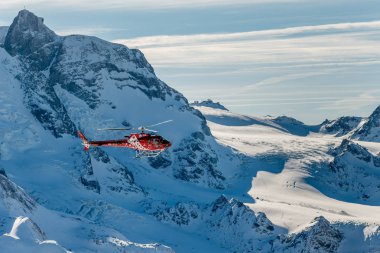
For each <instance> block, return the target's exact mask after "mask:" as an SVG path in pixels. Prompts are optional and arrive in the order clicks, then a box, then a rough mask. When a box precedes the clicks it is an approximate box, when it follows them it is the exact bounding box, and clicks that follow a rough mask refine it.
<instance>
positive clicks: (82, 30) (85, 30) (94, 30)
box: [55, 27, 127, 36]
mask: <svg viewBox="0 0 380 253" xmlns="http://www.w3.org/2000/svg"><path fill="white" fill-rule="evenodd" d="M126 30H127V29H117V28H112V27H78V28H74V29H58V30H56V31H55V32H56V33H57V34H59V35H62V36H66V35H72V34H81V35H92V36H99V35H101V34H104V33H110V32H115V31H126Z"/></svg>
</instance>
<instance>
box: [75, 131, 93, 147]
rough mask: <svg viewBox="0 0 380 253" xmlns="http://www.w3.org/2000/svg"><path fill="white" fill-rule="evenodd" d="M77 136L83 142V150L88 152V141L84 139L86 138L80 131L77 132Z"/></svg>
mask: <svg viewBox="0 0 380 253" xmlns="http://www.w3.org/2000/svg"><path fill="white" fill-rule="evenodd" d="M78 136H79V138H81V139H82V141H83V146H84V150H85V151H88V150H89V148H90V143H89V142H88V140H87V139H86V137H85V136H84V134H83V133H82V132H81V131H78Z"/></svg>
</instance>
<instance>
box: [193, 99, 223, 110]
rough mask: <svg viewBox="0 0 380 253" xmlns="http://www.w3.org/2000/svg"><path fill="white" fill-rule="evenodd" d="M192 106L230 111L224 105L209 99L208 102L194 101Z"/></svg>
mask: <svg viewBox="0 0 380 253" xmlns="http://www.w3.org/2000/svg"><path fill="white" fill-rule="evenodd" d="M190 105H192V106H205V107H210V108H214V109H220V110H224V111H228V109H227V108H226V107H224V105H222V104H221V103H219V102H214V101H212V100H211V99H207V100H204V101H201V102H199V101H194V102H193V103H191V104H190Z"/></svg>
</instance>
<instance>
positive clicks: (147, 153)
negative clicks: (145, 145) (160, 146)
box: [136, 150, 163, 158]
mask: <svg viewBox="0 0 380 253" xmlns="http://www.w3.org/2000/svg"><path fill="white" fill-rule="evenodd" d="M162 152H163V150H137V151H136V158H141V157H156V156H158V155H159V154H161V153H162Z"/></svg>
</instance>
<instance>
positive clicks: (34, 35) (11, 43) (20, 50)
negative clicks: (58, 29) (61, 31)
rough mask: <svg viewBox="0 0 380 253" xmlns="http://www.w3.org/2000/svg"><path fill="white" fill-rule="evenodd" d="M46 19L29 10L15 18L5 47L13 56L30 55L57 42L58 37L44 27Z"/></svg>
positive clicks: (22, 11)
mask: <svg viewBox="0 0 380 253" xmlns="http://www.w3.org/2000/svg"><path fill="white" fill-rule="evenodd" d="M43 22H44V19H43V18H41V17H37V16H36V15H35V14H34V13H32V12H30V11H28V10H21V11H20V12H19V13H18V15H17V16H16V17H15V18H14V20H13V23H12V25H11V26H10V27H9V30H8V33H7V35H6V37H5V41H4V47H5V49H6V50H7V51H8V53H9V54H11V55H16V54H21V55H28V54H30V53H33V52H34V51H36V50H38V49H40V48H41V47H42V46H43V45H45V44H47V43H50V42H53V41H54V40H56V38H57V35H56V34H55V33H54V32H53V31H52V30H50V29H49V28H48V27H47V26H45V25H44V23H43Z"/></svg>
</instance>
